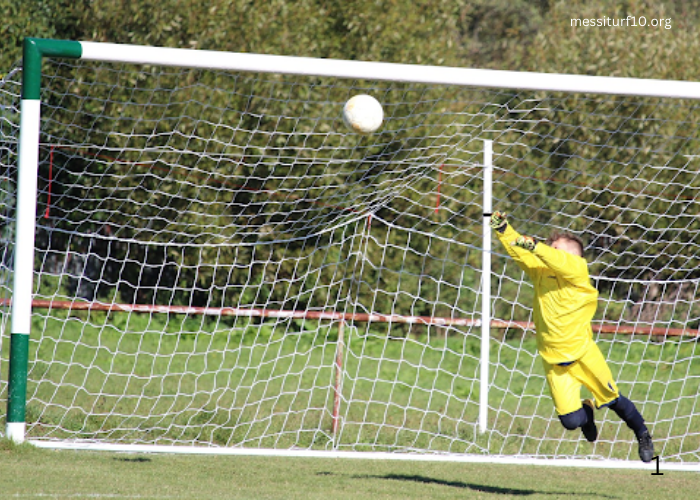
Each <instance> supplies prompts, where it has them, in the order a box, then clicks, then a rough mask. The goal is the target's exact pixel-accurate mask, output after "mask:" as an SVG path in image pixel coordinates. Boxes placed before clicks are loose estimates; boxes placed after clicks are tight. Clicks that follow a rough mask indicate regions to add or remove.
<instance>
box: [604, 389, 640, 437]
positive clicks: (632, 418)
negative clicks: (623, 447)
mask: <svg viewBox="0 0 700 500" xmlns="http://www.w3.org/2000/svg"><path fill="white" fill-rule="evenodd" d="M608 407H609V408H610V409H611V410H613V411H614V412H615V413H617V415H618V416H619V417H620V418H621V419H622V420H624V422H625V423H626V424H627V427H629V428H630V429H632V431H633V432H634V434H635V436H637V437H640V436H641V435H642V434H643V433H644V431H647V430H648V429H647V426H646V425H645V424H644V418H642V414H641V413H639V410H637V407H636V406H634V403H633V402H632V401H630V400H629V399H627V398H626V397H624V396H623V395H622V394H620V397H619V398H617V399H616V400H615V402H614V403H612V404H610V405H608Z"/></svg>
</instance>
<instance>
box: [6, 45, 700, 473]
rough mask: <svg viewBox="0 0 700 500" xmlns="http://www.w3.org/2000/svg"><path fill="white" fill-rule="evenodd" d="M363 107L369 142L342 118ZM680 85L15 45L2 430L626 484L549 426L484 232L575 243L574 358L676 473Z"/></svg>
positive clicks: (685, 197)
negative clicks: (359, 98)
mask: <svg viewBox="0 0 700 500" xmlns="http://www.w3.org/2000/svg"><path fill="white" fill-rule="evenodd" d="M356 94H370V95H372V96H374V97H375V98H376V99H378V100H379V101H380V103H381V104H382V106H383V110H384V117H385V118H384V122H383V124H382V127H381V128H380V129H379V130H377V131H376V132H375V133H373V134H369V135H358V134H356V133H354V132H352V131H351V130H349V129H348V128H347V127H346V126H345V125H344V123H343V119H342V108H343V105H344V103H345V102H346V101H347V100H348V99H349V98H350V97H352V96H353V95H356ZM698 99H700V83H695V82H674V81H656V80H640V79H629V78H604V77H591V76H576V75H547V74H537V73H516V72H506V71H492V70H473V69H461V68H441V67H425V66H418V65H404V64H388V63H379V62H361V61H339V60H327V59H312V58H301V57H286V56H272V55H255V54H235V53H220V52H210V51H199V50H189V49H174V48H156V47H138V46H130V45H116V44H102V43H93V42H72V41H58V40H43V39H31V38H30V39H27V40H26V41H25V49H24V60H23V63H22V65H21V67H18V68H15V69H13V70H12V71H10V72H8V73H7V75H6V76H5V77H3V79H2V80H1V81H0V137H1V139H2V140H1V141H0V167H1V168H2V173H1V174H0V209H1V210H0V217H2V218H1V219H0V238H2V243H3V247H4V248H3V252H2V253H1V254H0V257H1V259H0V327H1V329H0V406H3V407H5V406H6V407H7V411H6V413H5V415H4V418H5V421H4V426H3V429H0V433H3V434H4V436H5V437H7V438H9V439H12V440H14V441H17V442H21V441H25V440H28V441H29V442H31V443H33V444H35V445H37V446H41V447H51V448H69V449H75V448H82V449H103V450H129V451H151V452H168V453H212V454H236V453H239V454H278V455H282V456H292V455H293V456H297V455H302V456H344V457H348V458H357V457H359V458H382V459H384V458H391V459H398V460H404V459H410V460H437V461H441V460H451V461H467V462H468V461H496V462H508V463H538V464H540V463H541V464H552V465H581V466H586V467H625V468H636V467H645V468H650V467H654V466H657V465H658V463H655V464H642V463H641V462H639V461H638V460H637V457H636V454H637V450H636V441H635V440H634V435H633V433H632V432H631V431H630V430H629V429H627V428H626V427H625V425H624V424H623V423H621V422H620V420H619V419H618V418H617V416H616V415H614V414H612V412H611V413H610V414H608V413H607V412H606V411H605V410H601V411H599V412H597V413H596V419H597V421H598V423H599V430H600V437H599V439H598V441H597V442H596V443H593V444H592V443H588V442H587V441H585V439H583V438H582V437H581V436H580V433H578V432H567V431H566V430H564V429H563V428H562V427H561V425H560V424H559V422H558V419H557V417H556V414H555V412H554V408H553V405H552V402H551V398H550V396H549V394H548V390H547V387H546V383H545V380H544V375H543V373H544V372H543V369H542V366H541V361H540V359H539V358H538V355H537V351H536V346H535V339H534V330H533V326H532V323H531V301H532V288H531V286H530V284H529V283H528V280H527V279H525V277H524V276H523V274H522V272H521V271H520V270H519V269H518V268H517V266H516V265H515V263H514V262H513V261H512V260H510V259H509V258H507V257H506V256H505V255H504V254H503V252H501V250H500V248H499V247H498V246H497V245H494V242H493V241H492V235H491V232H490V229H489V226H488V218H489V215H490V213H491V212H492V211H493V210H502V211H506V212H508V213H509V214H510V215H509V219H510V220H511V221H512V222H513V224H514V225H516V227H517V228H518V230H520V231H521V232H523V233H526V234H532V235H535V236H538V237H542V238H544V237H546V236H547V234H548V233H549V232H551V231H552V230H567V231H572V232H574V233H576V234H578V235H580V236H581V237H582V239H583V240H584V241H585V242H586V243H587V249H586V256H587V259H588V260H589V262H590V270H591V277H592V280H593V282H594V285H595V286H596V288H597V289H598V290H599V292H600V301H599V307H598V313H597V315H596V317H595V320H594V325H593V327H594V334H595V337H596V341H597V343H598V345H599V346H600V348H601V350H602V351H603V353H604V355H605V356H606V358H607V360H608V363H609V365H610V367H611V369H612V371H613V374H614V376H615V377H616V379H617V382H618V385H619V387H620V389H621V391H622V392H623V393H624V394H625V395H627V396H628V397H629V398H630V399H631V400H633V401H634V402H635V403H636V404H637V406H638V407H639V409H640V411H641V412H642V414H643V415H644V417H645V419H646V421H647V424H648V426H649V427H650V429H651V431H652V435H653V436H654V443H655V449H656V454H657V455H658V457H659V461H660V462H661V463H662V464H663V465H662V467H664V468H666V469H676V470H693V471H700V347H698V339H700V300H699V299H698V297H699V296H700V294H699V293H698V292H699V290H698V288H699V287H700V265H699V264H700V236H699V235H698V233H699V232H698V230H697V217H698V215H697V212H698V211H697V206H698V199H699V198H700V152H699V151H700V148H699V146H700V138H698V137H699V136H698V131H699V128H700V125H699V124H700V105H699V101H698Z"/></svg>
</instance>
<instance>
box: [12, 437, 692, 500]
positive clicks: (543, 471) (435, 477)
mask: <svg viewBox="0 0 700 500" xmlns="http://www.w3.org/2000/svg"><path fill="white" fill-rule="evenodd" d="M0 471H2V473H1V474H0V492H1V495H0V496H1V497H2V498H8V499H9V498H22V499H32V498H41V499H46V498H50V499H63V498H66V499H71V500H77V499H100V498H104V499H132V498H133V499H139V500H147V499H159V500H160V499H211V500H219V499H255V500H258V499H259V500H265V499H285V500H290V499H304V500H314V499H323V500H327V499H329V498H337V499H344V498H347V499H356V500H365V499H366V500H369V499H373V500H376V499H401V500H411V499H421V500H422V499H427V498H431V499H432V498H434V499H438V498H439V499H464V498H469V499H506V498H528V499H532V500H535V499H547V500H553V499H559V498H561V499H570V498H572V497H575V498H583V499H611V500H612V499H640V498H645V499H647V498H648V499H662V498H663V499H685V498H688V499H691V498H692V499H695V498H697V496H698V491H699V490H700V474H698V473H691V472H674V471H663V469H661V472H663V475H652V474H651V473H650V471H641V470H619V469H577V468H568V467H567V468H563V467H540V466H511V465H493V464H484V465H481V464H453V463H437V462H419V461H416V462H406V461H383V460H362V459H319V458H278V457H240V456H235V457H232V456H202V455H164V454H123V453H107V452H86V451H54V450H46V449H38V448H34V447H33V446H31V445H28V444H24V445H21V446H17V445H14V444H12V443H10V442H8V441H0Z"/></svg>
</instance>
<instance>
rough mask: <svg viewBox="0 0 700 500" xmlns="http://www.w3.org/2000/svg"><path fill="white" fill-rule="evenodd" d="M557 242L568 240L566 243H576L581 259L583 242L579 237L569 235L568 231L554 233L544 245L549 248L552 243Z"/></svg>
mask: <svg viewBox="0 0 700 500" xmlns="http://www.w3.org/2000/svg"><path fill="white" fill-rule="evenodd" d="M558 240H568V241H573V242H574V243H576V244H577V245H578V248H579V252H580V254H581V257H583V250H584V248H585V247H584V245H583V240H582V239H581V238H580V237H579V236H577V235H575V234H573V233H570V232H568V231H555V232H553V233H552V234H550V235H549V238H547V241H545V244H546V245H549V246H551V245H552V243H554V242H555V241H558Z"/></svg>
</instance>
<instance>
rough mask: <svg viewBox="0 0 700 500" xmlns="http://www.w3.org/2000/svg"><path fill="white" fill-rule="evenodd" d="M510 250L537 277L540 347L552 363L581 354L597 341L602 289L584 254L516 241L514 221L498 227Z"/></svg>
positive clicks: (536, 317) (534, 279) (536, 316)
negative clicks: (528, 246) (593, 278)
mask: <svg viewBox="0 0 700 500" xmlns="http://www.w3.org/2000/svg"><path fill="white" fill-rule="evenodd" d="M496 234H497V236H498V239H499V240H500V241H501V243H503V246H504V247H505V249H506V252H508V254H509V255H510V256H511V257H513V259H515V261H516V262H517V263H518V266H520V268H521V269H522V270H523V271H525V273H526V274H527V275H528V276H529V278H530V279H531V280H532V283H533V285H534V288H535V303H534V305H533V319H534V322H535V328H536V330H537V349H538V350H539V352H540V355H541V356H542V357H543V358H544V360H545V361H547V362H548V363H550V364H553V365H554V364H559V363H568V362H571V361H576V360H577V359H579V358H580V357H581V356H582V355H583V353H584V352H585V351H586V349H587V348H588V346H589V343H590V342H592V341H593V330H592V328H591V320H592V319H593V316H594V315H595V311H596V308H597V305H598V290H596V289H595V288H594V287H593V285H591V282H590V278H589V275H588V264H587V262H586V260H585V259H584V258H583V257H579V256H577V255H572V254H570V253H568V252H565V251H563V250H556V249H554V248H552V247H550V246H548V245H545V244H544V243H538V244H537V246H536V247H535V250H534V251H532V252H530V251H528V250H525V249H523V248H520V247H516V246H513V245H512V243H513V242H514V241H515V240H516V239H517V238H518V236H520V234H519V233H518V232H517V231H516V230H515V229H513V228H512V227H511V226H510V224H508V226H506V229H505V231H503V233H499V232H498V231H496Z"/></svg>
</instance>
